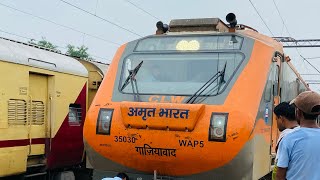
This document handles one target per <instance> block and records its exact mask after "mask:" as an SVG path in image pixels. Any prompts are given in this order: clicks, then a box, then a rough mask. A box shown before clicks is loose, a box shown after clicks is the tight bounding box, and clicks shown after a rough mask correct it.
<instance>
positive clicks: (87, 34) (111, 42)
mask: <svg viewBox="0 0 320 180" xmlns="http://www.w3.org/2000/svg"><path fill="white" fill-rule="evenodd" d="M0 5H1V6H3V7H7V8H9V9H12V10H15V11H18V12H20V13H23V14H27V15H29V16H32V17H35V18H38V19H41V20H43V21H47V22H50V23H52V24H55V25H57V26H61V27H64V28H67V29H70V30H72V31H75V32H78V33H81V34H84V35H86V36H90V37H93V38H95V39H98V40H101V41H104V42H107V43H110V44H114V45H117V46H119V45H121V44H119V43H116V42H113V41H110V40H106V39H103V38H101V37H98V36H95V35H92V34H89V33H86V32H83V31H79V30H77V29H75V28H72V27H69V26H66V25H63V24H59V23H57V22H54V21H52V20H49V19H46V18H43V17H40V16H37V15H34V14H32V13H29V12H26V11H23V10H20V9H17V8H15V7H12V6H9V5H6V4H3V3H1V2H0Z"/></svg>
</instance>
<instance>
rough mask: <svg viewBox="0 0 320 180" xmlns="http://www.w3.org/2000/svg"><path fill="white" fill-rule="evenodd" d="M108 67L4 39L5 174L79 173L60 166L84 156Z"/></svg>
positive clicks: (0, 131) (0, 123) (0, 155)
mask: <svg viewBox="0 0 320 180" xmlns="http://www.w3.org/2000/svg"><path fill="white" fill-rule="evenodd" d="M98 66H99V67H98ZM107 67H108V65H107V64H101V63H93V62H90V61H84V60H77V59H75V58H72V57H68V56H66V55H62V54H59V53H56V52H52V51H51V52H50V50H47V49H43V48H39V47H32V46H31V45H28V44H24V43H19V42H15V41H12V40H8V39H4V38H0V72H1V76H0V84H1V86H0V177H5V176H10V175H16V174H23V176H24V177H33V176H37V175H45V174H47V175H46V176H47V177H53V176H61V177H63V176H71V177H74V176H75V175H74V174H73V172H72V171H67V172H63V170H61V169H68V168H69V169H71V170H72V167H75V166H77V165H80V164H81V163H82V162H83V160H84V159H85V158H84V147H83V138H82V136H83V135H82V134H83V131H82V130H83V124H84V120H85V116H86V112H87V109H88V105H90V103H91V101H92V99H93V97H94V95H95V93H96V91H97V89H98V87H99V85H100V83H101V81H102V78H103V74H104V73H105V71H106V69H107ZM57 169H58V170H59V171H58V170H57ZM53 170H56V171H53ZM48 172H50V173H48ZM52 172H55V173H52ZM48 174H50V175H49V176H48Z"/></svg>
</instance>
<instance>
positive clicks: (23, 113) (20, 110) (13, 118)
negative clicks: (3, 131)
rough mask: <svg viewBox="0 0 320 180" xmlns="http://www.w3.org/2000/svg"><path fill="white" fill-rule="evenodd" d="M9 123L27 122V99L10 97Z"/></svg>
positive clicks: (24, 123) (19, 123)
mask: <svg viewBox="0 0 320 180" xmlns="http://www.w3.org/2000/svg"><path fill="white" fill-rule="evenodd" d="M8 123H9V125H26V124H27V103H26V101H25V100H20V99H10V100H9V101H8Z"/></svg>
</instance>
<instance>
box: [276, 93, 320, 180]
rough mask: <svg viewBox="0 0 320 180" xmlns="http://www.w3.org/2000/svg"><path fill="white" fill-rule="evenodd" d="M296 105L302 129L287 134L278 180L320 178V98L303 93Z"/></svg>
mask: <svg viewBox="0 0 320 180" xmlns="http://www.w3.org/2000/svg"><path fill="white" fill-rule="evenodd" d="M292 103H293V104H294V105H295V108H296V117H297V119H299V120H300V126H301V128H300V129H298V130H296V131H294V132H292V133H290V134H288V135H286V136H285V137H284V138H283V139H282V141H281V142H280V146H279V149H278V153H279V159H278V162H277V166H278V169H277V175H276V179H277V180H285V179H287V180H300V179H301V180H319V179H320V129H319V125H318V124H317V122H316V119H317V117H318V115H319V114H320V95H319V94H318V93H316V92H313V91H306V92H303V93H301V94H299V95H298V96H297V97H296V98H295V99H294V100H293V101H292Z"/></svg>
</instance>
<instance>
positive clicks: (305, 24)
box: [0, 0, 320, 90]
mask: <svg viewBox="0 0 320 180" xmlns="http://www.w3.org/2000/svg"><path fill="white" fill-rule="evenodd" d="M63 1H66V2H68V3H70V4H71V5H74V6H77V7H79V8H82V9H83V10H86V11H87V12H90V13H92V14H94V15H96V16H98V17H96V16H93V15H89V14H87V13H85V12H83V11H81V10H80V9H77V8H75V7H72V6H71V5H70V4H67V3H65V2H62V0H27V1H26V0H0V16H1V22H0V36H2V37H6V38H10V39H15V40H19V41H24V42H27V41H28V39H25V38H22V37H18V36H15V35H10V34H8V33H4V32H3V31H5V32H9V33H13V34H16V35H19V36H23V37H26V38H33V39H36V40H39V39H41V37H45V38H46V39H47V40H49V41H50V42H52V43H53V44H55V45H57V46H59V47H61V50H62V52H65V49H63V48H65V47H66V46H67V44H73V45H76V46H81V45H85V46H87V47H89V53H90V54H92V56H93V57H94V58H96V60H98V61H102V62H110V61H111V60H112V57H113V55H114V53H115V51H116V49H117V48H118V47H119V45H118V44H123V43H126V42H128V41H131V40H134V39H137V38H139V37H140V36H146V35H150V34H153V33H154V32H155V29H156V28H155V24H156V22H157V21H158V20H161V21H163V22H165V23H169V22H170V20H171V19H176V18H203V17H219V18H220V19H222V20H223V21H225V16H226V15H227V14H228V13H229V12H233V13H235V14H236V16H237V20H238V23H241V24H246V25H248V26H251V27H253V28H255V29H257V30H258V31H259V32H260V33H263V34H266V35H268V36H273V35H274V36H289V34H288V32H287V30H286V28H285V27H284V25H283V22H282V20H281V18H280V16H279V14H278V12H277V9H276V7H275V5H274V2H275V3H276V5H277V7H278V9H279V10H280V13H281V15H282V17H283V19H284V22H285V24H286V26H287V28H288V30H289V33H290V34H291V36H292V37H293V38H295V39H311V38H314V39H320V30H318V29H317V28H318V27H320V24H319V22H318V17H319V15H320V11H319V7H320V1H319V0H308V1H298V0H296V1H292V0H274V1H273V0H263V1H262V0H251V1H252V3H253V4H254V6H255V7H256V8H257V10H258V12H259V13H260V15H261V16H262V18H263V19H264V21H265V23H266V24H267V26H268V27H269V28H270V30H271V32H272V33H273V35H272V34H271V32H270V31H269V30H268V29H267V27H266V25H264V23H263V22H262V20H261V19H260V18H259V16H258V14H257V13H256V11H255V10H254V8H253V6H252V5H251V4H250V1H249V0H236V1H231V0H223V1H222V0H219V1H218V0H161V1H156V0H90V1H89V0H86V1H85V0H63ZM130 2H131V3H133V4H131V3H130ZM134 5H136V6H137V7H139V8H142V9H143V10H145V11H147V12H149V13H150V14H151V15H149V14H147V13H146V12H144V11H142V10H140V9H138V8H137V7H136V6H134ZM6 6H9V7H11V8H15V9H17V10H21V11H24V12H27V13H29V14H33V15H34V16H38V17H41V18H44V19H47V20H50V21H52V22H54V23H55V24H54V23H51V22H47V21H45V20H41V19H39V18H36V17H33V16H31V15H27V14H24V13H21V12H19V11H17V10H13V9H10V8H9V7H6ZM99 17H101V18H103V20H102V19H100V18H99ZM107 21H109V22H111V23H114V24H116V25H118V26H121V27H122V28H124V29H127V30H128V31H126V30H123V29H121V28H119V27H118V26H116V25H114V24H111V23H109V22H107ZM58 24H59V25H58ZM61 25H62V26H61ZM63 26H67V27H68V28H66V27H63ZM70 28H72V29H74V30H71V29H70ZM129 31H131V32H129ZM83 33H85V34H83ZM137 34H138V35H137ZM93 36H94V37H93ZM95 37H98V38H95ZM114 43H115V44H114ZM299 51H300V53H301V54H302V56H304V57H306V58H309V57H319V56H320V53H319V52H320V48H300V49H299ZM285 52H286V54H287V55H289V56H290V57H291V59H292V60H293V63H294V64H295V65H296V66H297V67H298V70H299V72H300V73H302V74H304V73H317V72H316V71H315V70H314V69H313V68H312V67H311V66H309V65H308V64H307V63H306V62H304V61H303V60H302V58H301V57H300V56H299V54H298V53H297V50H296V49H285ZM309 61H310V62H311V63H312V64H313V65H314V66H316V67H317V68H318V69H320V59H310V60H309ZM304 78H305V79H314V78H316V77H315V76H314V77H309V76H304ZM317 79H319V78H317ZM314 87H315V88H316V89H317V90H320V87H319V88H318V86H314Z"/></svg>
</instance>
